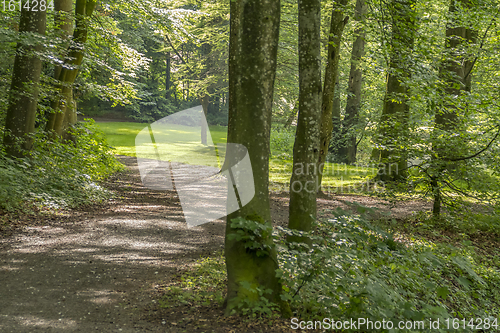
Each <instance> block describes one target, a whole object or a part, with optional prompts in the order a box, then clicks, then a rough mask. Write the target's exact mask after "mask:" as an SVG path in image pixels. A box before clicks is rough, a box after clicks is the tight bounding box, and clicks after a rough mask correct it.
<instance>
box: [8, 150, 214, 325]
mask: <svg viewBox="0 0 500 333" xmlns="http://www.w3.org/2000/svg"><path fill="white" fill-rule="evenodd" d="M120 159H121V161H122V162H123V163H125V164H126V165H127V166H128V169H129V170H128V171H126V172H122V173H119V174H117V175H115V176H113V177H112V179H111V180H110V181H109V186H110V187H111V189H112V190H114V191H116V192H117V197H116V198H115V200H113V202H111V203H110V204H107V205H105V206H104V207H97V208H95V207H94V208H91V209H92V210H88V211H79V212H69V213H68V214H69V216H60V217H56V218H55V219H51V220H46V221H43V223H39V222H34V221H33V222H34V223H30V226H27V227H24V228H22V229H20V230H17V231H16V232H14V234H13V235H12V236H10V237H8V238H4V239H0V332H16V333H17V332H168V329H167V328H166V327H165V326H163V327H162V325H161V323H159V322H158V321H157V320H154V321H152V320H150V319H151V318H150V317H151V316H153V315H152V314H151V312H152V311H155V307H156V306H154V304H152V302H153V301H154V298H155V296H157V295H155V294H154V292H153V289H154V286H155V285H156V284H158V283H161V281H162V280H163V281H165V280H166V279H168V277H169V276H171V275H172V273H174V272H175V271H177V270H180V269H181V268H182V267H183V266H184V265H186V264H189V263H192V262H193V261H194V260H195V259H198V258H200V256H202V255H208V254H210V253H213V252H214V251H217V250H221V246H222V244H223V235H224V223H223V221H217V222H214V223H207V224H205V225H202V226H199V227H195V228H187V226H186V223H185V222H184V218H183V216H182V211H181V206H180V203H179V200H178V198H177V196H176V195H175V193H174V192H172V191H152V190H148V189H146V188H144V187H142V185H141V182H140V177H139V173H138V169H137V163H136V160H135V158H130V157H121V158H120ZM40 224H42V225H40ZM153 317H154V316H153Z"/></svg>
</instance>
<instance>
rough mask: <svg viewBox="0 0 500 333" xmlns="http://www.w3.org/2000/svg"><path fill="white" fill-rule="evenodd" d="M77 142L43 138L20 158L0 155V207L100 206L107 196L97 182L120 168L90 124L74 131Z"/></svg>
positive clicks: (1, 153) (8, 208) (108, 194)
mask: <svg viewBox="0 0 500 333" xmlns="http://www.w3.org/2000/svg"><path fill="white" fill-rule="evenodd" d="M74 134H75V135H76V143H75V144H73V143H62V142H59V141H47V140H46V139H45V138H44V133H39V134H38V135H37V136H36V138H35V146H34V148H33V150H32V151H31V153H30V155H29V156H28V157H26V158H24V159H16V160H12V159H9V158H8V157H6V155H5V153H4V152H3V151H1V152H0V170H1V172H0V208H1V209H3V210H7V211H13V210H19V209H27V210H31V209H33V208H34V206H35V207H38V208H39V209H43V208H56V209H57V208H72V207H76V206H80V205H86V204H91V203H96V202H101V201H103V200H105V199H106V198H108V197H109V196H110V193H108V191H106V190H105V189H104V188H102V187H101V186H99V185H98V182H99V181H101V180H103V179H104V178H106V177H107V176H109V175H110V174H111V173H113V172H115V171H118V170H120V169H121V168H122V166H121V164H119V162H118V161H117V160H116V159H115V157H114V156H113V155H112V153H111V148H110V147H109V146H108V145H107V143H106V140H105V138H104V135H103V134H102V133H101V132H99V131H98V130H97V128H96V126H95V125H94V124H93V121H89V122H87V123H83V124H82V123H81V124H79V125H78V127H76V128H75V129H74Z"/></svg>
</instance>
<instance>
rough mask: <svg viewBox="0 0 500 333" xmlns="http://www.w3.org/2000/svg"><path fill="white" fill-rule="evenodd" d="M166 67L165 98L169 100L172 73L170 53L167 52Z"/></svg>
mask: <svg viewBox="0 0 500 333" xmlns="http://www.w3.org/2000/svg"><path fill="white" fill-rule="evenodd" d="M166 58H167V59H166V62H167V63H166V67H165V98H166V99H170V97H171V94H170V72H171V71H172V69H171V61H172V60H171V58H170V52H167V54H166Z"/></svg>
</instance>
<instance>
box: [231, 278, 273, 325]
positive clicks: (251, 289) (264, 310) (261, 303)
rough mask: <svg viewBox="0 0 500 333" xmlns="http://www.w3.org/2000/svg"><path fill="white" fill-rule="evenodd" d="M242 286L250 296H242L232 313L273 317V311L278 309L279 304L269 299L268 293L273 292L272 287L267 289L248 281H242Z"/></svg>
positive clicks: (253, 316)
mask: <svg viewBox="0 0 500 333" xmlns="http://www.w3.org/2000/svg"><path fill="white" fill-rule="evenodd" d="M241 286H242V287H243V289H244V290H246V292H247V293H248V295H249V296H248V297H244V298H240V299H239V302H238V304H237V305H236V306H235V307H234V308H233V309H231V315H234V314H241V315H243V316H249V317H252V318H257V317H259V318H260V317H264V318H265V317H271V316H272V315H273V312H276V311H278V305H277V304H276V303H273V302H271V301H269V300H268V299H267V297H266V295H271V294H272V292H273V291H272V289H265V290H263V289H262V288H259V287H256V286H253V285H251V284H250V283H249V282H248V281H242V282H241Z"/></svg>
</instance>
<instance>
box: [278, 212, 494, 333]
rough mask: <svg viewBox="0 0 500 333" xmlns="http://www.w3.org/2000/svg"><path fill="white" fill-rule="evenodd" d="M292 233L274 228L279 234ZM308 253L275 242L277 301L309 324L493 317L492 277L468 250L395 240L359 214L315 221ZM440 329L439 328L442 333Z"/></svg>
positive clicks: (491, 268)
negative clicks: (280, 297) (281, 299)
mask: <svg viewBox="0 0 500 333" xmlns="http://www.w3.org/2000/svg"><path fill="white" fill-rule="evenodd" d="M293 232H294V231H291V230H286V229H282V233H281V235H283V233H285V234H292V233H293ZM310 237H311V238H312V239H313V242H314V243H313V247H312V250H311V251H309V252H306V253H304V252H303V251H296V250H292V249H291V248H289V246H288V245H287V244H286V243H285V242H284V241H283V240H282V241H281V243H280V257H279V258H280V261H281V267H282V268H281V269H282V272H280V274H281V276H282V279H283V281H284V287H283V288H284V292H285V294H284V295H283V297H284V298H285V299H287V300H289V301H290V302H291V305H292V307H293V308H295V309H296V311H297V316H298V317H302V318H308V319H310V320H314V319H319V320H321V319H322V318H326V317H328V318H336V320H343V319H345V320H349V319H350V318H369V319H370V320H373V321H375V320H382V319H385V320H392V321H393V322H395V323H397V322H399V321H400V320H423V319H424V318H427V319H429V318H433V319H437V318H440V319H441V320H440V321H441V323H442V322H443V320H444V319H446V318H474V317H475V318H478V317H481V318H491V319H493V318H498V317H499V316H500V311H499V309H500V307H499V305H500V288H499V287H498V285H499V282H500V272H499V270H498V269H497V268H495V264H494V263H493V262H481V261H477V260H476V258H475V256H474V255H473V254H472V253H471V251H473V250H471V248H464V249H459V248H455V247H453V246H449V245H445V244H434V243H431V242H427V241H423V240H419V239H416V238H411V239H408V240H406V241H405V242H402V241H401V240H400V239H395V238H394V236H393V235H392V234H390V233H386V232H384V231H383V230H381V229H379V228H377V227H374V226H372V225H371V224H369V223H368V222H367V220H366V219H365V218H364V217H361V216H348V215H345V214H343V213H342V212H339V213H338V214H337V215H336V217H335V218H333V219H330V220H327V221H321V222H318V225H317V229H316V230H315V231H314V232H313V233H312V234H311V235H310ZM442 331H445V330H442Z"/></svg>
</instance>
